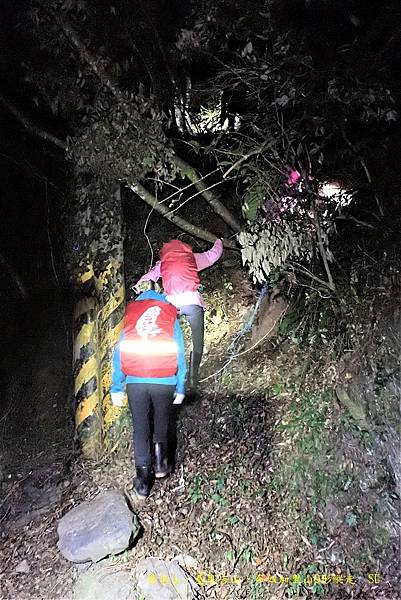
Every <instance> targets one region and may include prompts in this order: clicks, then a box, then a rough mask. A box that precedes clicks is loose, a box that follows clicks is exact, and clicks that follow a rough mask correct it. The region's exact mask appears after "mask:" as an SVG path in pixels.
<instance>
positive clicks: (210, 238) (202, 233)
mask: <svg viewBox="0 0 401 600" xmlns="http://www.w3.org/2000/svg"><path fill="white" fill-rule="evenodd" d="M128 187H129V188H130V189H131V190H132V191H133V192H135V194H137V195H138V196H139V197H140V198H141V200H143V201H144V202H146V204H149V206H151V207H152V208H153V209H154V210H156V211H157V212H158V213H159V214H161V215H162V216H163V217H164V218H165V219H167V220H168V221H170V222H171V223H173V224H174V225H177V227H179V228H180V229H182V230H183V231H186V232H187V233H189V234H190V235H193V236H194V237H197V238H199V239H201V240H205V241H206V242H214V241H215V240H216V236H215V235H213V233H210V232H209V231H206V229H202V228H201V227H197V226H196V225H192V223H189V221H186V220H185V219H182V218H181V217H177V216H175V215H173V214H171V212H170V211H169V209H168V208H167V207H166V206H165V205H164V204H161V203H159V202H158V201H157V198H155V196H153V194H151V193H150V192H148V190H147V189H146V188H144V187H143V185H142V184H140V183H138V182H135V183H130V184H128ZM223 243H224V246H225V248H230V249H231V250H235V249H236V246H235V243H234V242H232V241H230V240H223Z"/></svg>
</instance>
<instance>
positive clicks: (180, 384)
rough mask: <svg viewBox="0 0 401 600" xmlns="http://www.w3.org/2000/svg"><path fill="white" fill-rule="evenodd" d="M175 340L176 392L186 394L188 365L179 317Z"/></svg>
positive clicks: (175, 326) (175, 329)
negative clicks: (176, 356) (176, 351)
mask: <svg viewBox="0 0 401 600" xmlns="http://www.w3.org/2000/svg"><path fill="white" fill-rule="evenodd" d="M174 341H175V342H176V344H177V346H178V359H177V363H178V369H177V385H176V392H177V394H185V375H186V371H187V365H186V361H185V346H184V336H183V335H182V331H181V326H180V323H179V321H178V319H177V320H176V322H175V325H174Z"/></svg>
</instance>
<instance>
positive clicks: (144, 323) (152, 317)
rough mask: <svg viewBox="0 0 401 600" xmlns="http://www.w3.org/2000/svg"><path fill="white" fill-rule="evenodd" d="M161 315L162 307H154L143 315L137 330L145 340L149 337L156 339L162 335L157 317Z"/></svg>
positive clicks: (138, 322) (136, 326)
mask: <svg viewBox="0 0 401 600" xmlns="http://www.w3.org/2000/svg"><path fill="white" fill-rule="evenodd" d="M160 313H161V308H160V306H152V307H151V308H148V309H147V310H145V312H144V313H143V315H142V316H141V317H139V319H138V320H137V322H136V325H135V329H136V332H137V334H138V335H139V336H140V337H141V338H142V339H144V340H146V339H148V338H149V337H154V336H155V335H158V334H159V333H161V329H160V328H159V327H158V326H157V324H156V321H157V317H158V316H159V315H160Z"/></svg>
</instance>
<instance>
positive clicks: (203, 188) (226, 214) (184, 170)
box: [173, 155, 241, 233]
mask: <svg viewBox="0 0 401 600" xmlns="http://www.w3.org/2000/svg"><path fill="white" fill-rule="evenodd" d="M173 161H174V164H175V165H176V166H177V167H178V169H179V170H180V172H181V174H182V175H184V176H185V177H187V178H188V179H189V180H190V181H192V182H193V184H194V185H195V187H196V189H197V190H198V192H201V193H202V196H203V197H204V199H205V200H206V202H207V203H208V204H209V206H210V207H211V208H212V210H213V211H214V212H215V213H216V215H218V216H219V217H220V218H221V219H223V221H224V222H225V223H226V224H227V225H228V226H229V227H230V228H231V229H232V230H233V231H235V232H236V233H238V232H239V231H241V225H240V223H239V221H237V219H236V218H235V217H234V215H233V214H232V213H231V212H230V211H229V210H228V209H227V208H226V207H225V206H224V204H222V202H221V201H220V200H219V198H218V197H217V196H216V195H215V194H214V193H213V192H211V191H210V189H208V186H207V185H206V184H205V182H204V181H203V180H202V177H201V175H199V173H198V172H197V171H196V169H194V167H192V166H191V165H190V164H189V163H187V162H186V161H185V160H183V159H182V158H180V157H179V156H177V155H175V156H174V158H173Z"/></svg>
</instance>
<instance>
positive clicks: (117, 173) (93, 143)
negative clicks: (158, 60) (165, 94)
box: [69, 96, 172, 182]
mask: <svg viewBox="0 0 401 600" xmlns="http://www.w3.org/2000/svg"><path fill="white" fill-rule="evenodd" d="M163 124H164V118H163V115H162V114H161V113H159V112H157V111H156V110H155V108H154V106H153V104H152V102H151V101H150V100H146V99H145V98H143V97H135V98H129V97H128V96H127V97H126V99H125V101H124V102H119V103H115V102H110V100H109V99H102V101H100V100H99V101H98V102H97V104H96V106H95V109H94V111H93V113H92V115H91V119H90V122H89V123H88V125H87V126H86V127H85V128H84V129H83V130H82V131H81V132H80V133H79V134H78V135H77V136H76V137H75V138H71V139H70V142H69V157H70V158H71V159H72V160H74V162H75V163H76V164H77V166H78V167H79V168H80V169H81V170H83V171H91V172H92V173H94V174H96V176H97V177H100V178H103V179H107V180H109V181H117V180H123V181H128V182H131V181H137V180H138V179H142V178H143V177H144V175H145V174H146V173H148V172H149V171H153V172H156V173H158V174H159V175H164V176H166V175H167V176H168V165H169V164H170V161H169V158H170V157H171V155H172V148H171V144H169V142H168V140H167V138H166V136H165V133H164V130H163Z"/></svg>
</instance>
